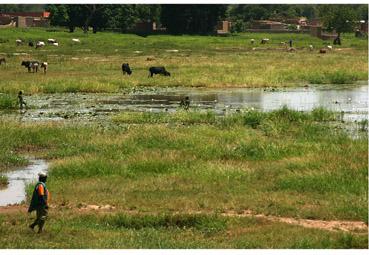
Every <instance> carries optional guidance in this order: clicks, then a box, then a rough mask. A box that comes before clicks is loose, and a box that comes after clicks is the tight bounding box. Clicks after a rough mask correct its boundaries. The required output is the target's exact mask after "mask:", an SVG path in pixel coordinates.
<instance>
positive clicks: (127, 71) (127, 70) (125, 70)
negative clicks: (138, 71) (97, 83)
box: [122, 63, 132, 75]
mask: <svg viewBox="0 0 369 255" xmlns="http://www.w3.org/2000/svg"><path fill="white" fill-rule="evenodd" d="M122 72H123V75H125V74H128V75H131V74H132V70H131V68H130V67H129V64H128V63H123V64H122Z"/></svg>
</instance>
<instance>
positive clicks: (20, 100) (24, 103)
mask: <svg viewBox="0 0 369 255" xmlns="http://www.w3.org/2000/svg"><path fill="white" fill-rule="evenodd" d="M18 103H19V109H20V110H23V105H24V106H27V104H26V102H24V99H23V93H22V91H19V92H18Z"/></svg>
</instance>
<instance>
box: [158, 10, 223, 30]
mask: <svg viewBox="0 0 369 255" xmlns="http://www.w3.org/2000/svg"><path fill="white" fill-rule="evenodd" d="M226 7H227V6H226V5H219V4H217V5H215V4H201V5H193V4H169V5H162V8H161V22H162V23H163V25H164V26H165V27H166V28H167V30H168V32H169V33H171V34H209V33H212V32H213V31H214V29H215V26H216V24H217V22H218V20H219V19H220V18H222V17H224V16H225V11H226Z"/></svg>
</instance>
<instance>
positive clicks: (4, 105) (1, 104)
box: [0, 94, 18, 110]
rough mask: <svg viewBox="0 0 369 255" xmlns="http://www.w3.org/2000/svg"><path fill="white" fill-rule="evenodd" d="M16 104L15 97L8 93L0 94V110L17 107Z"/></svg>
mask: <svg viewBox="0 0 369 255" xmlns="http://www.w3.org/2000/svg"><path fill="white" fill-rule="evenodd" d="M17 106H18V105H17V99H16V97H14V96H10V95H8V94H0V110H4V109H5V110H12V109H16V108H18V107H17Z"/></svg>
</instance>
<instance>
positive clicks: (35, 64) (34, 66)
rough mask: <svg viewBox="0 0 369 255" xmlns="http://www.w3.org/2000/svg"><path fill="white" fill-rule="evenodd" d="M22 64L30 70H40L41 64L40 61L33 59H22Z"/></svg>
mask: <svg viewBox="0 0 369 255" xmlns="http://www.w3.org/2000/svg"><path fill="white" fill-rule="evenodd" d="M21 65H22V66H24V67H26V68H27V69H28V72H29V73H30V72H31V69H32V70H33V72H35V71H36V73H37V71H38V67H39V65H40V63H39V62H38V61H35V60H32V61H22V64H21Z"/></svg>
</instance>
